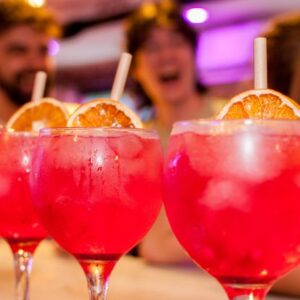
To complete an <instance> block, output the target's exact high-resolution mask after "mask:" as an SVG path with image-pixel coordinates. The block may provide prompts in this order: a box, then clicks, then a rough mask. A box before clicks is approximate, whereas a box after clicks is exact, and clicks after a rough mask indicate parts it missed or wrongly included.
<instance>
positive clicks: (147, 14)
mask: <svg viewBox="0 0 300 300" xmlns="http://www.w3.org/2000/svg"><path fill="white" fill-rule="evenodd" d="M174 2H176V1H171V0H163V1H160V2H158V3H146V4H144V5H142V6H141V7H140V8H138V9H137V10H136V11H134V12H133V13H132V14H131V15H130V16H129V18H128V19H127V22H126V48H127V51H128V52H130V53H131V54H132V55H133V66H134V63H135V61H134V55H135V53H136V52H137V51H138V50H139V49H141V48H142V47H143V45H144V44H145V43H146V41H147V39H148V37H149V34H150V33H151V30H152V29H153V28H155V27H162V28H171V29H172V30H174V31H176V32H179V33H181V34H182V35H183V36H184V37H185V38H186V39H187V41H188V42H189V43H190V45H191V46H192V47H193V49H194V51H196V48H197V41H198V34H197V33H196V32H195V31H194V30H193V29H192V28H191V27H190V26H189V25H188V24H187V23H186V22H185V20H184V19H183V17H182V15H181V12H180V9H179V6H178V5H177V4H176V3H174ZM195 85H196V88H197V90H198V91H199V92H200V93H203V92H206V87H205V86H204V85H203V84H202V83H201V82H198V81H197V82H195ZM133 92H134V94H135V95H138V96H139V99H138V100H139V102H140V103H139V107H140V108H143V107H151V106H152V105H153V104H152V101H151V99H150V98H149V97H148V95H147V94H146V92H145V91H144V89H143V87H142V86H141V85H140V83H139V82H137V81H135V80H133Z"/></svg>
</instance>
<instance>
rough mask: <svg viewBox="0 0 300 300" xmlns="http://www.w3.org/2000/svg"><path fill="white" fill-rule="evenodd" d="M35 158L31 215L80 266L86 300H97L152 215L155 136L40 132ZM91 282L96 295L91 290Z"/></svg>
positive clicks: (156, 192)
mask: <svg viewBox="0 0 300 300" xmlns="http://www.w3.org/2000/svg"><path fill="white" fill-rule="evenodd" d="M36 158H37V159H36V160H35V163H34V178H33V179H34V180H33V193H34V197H35V200H34V204H35V206H36V208H37V210H38V213H39V216H40V218H41V220H42V222H43V224H44V226H45V227H46V228H47V229H48V231H49V233H50V235H51V236H52V237H53V238H54V239H55V240H56V241H57V242H58V243H59V244H60V245H61V246H62V247H63V248H65V249H66V250H67V251H68V252H70V253H71V254H73V255H74V256H75V257H76V258H77V259H78V260H79V262H80V263H81V265H82V267H83V269H84V271H85V273H86V275H87V278H88V283H89V286H90V289H91V292H90V293H91V299H102V297H104V296H105V295H104V294H105V291H104V290H105V284H106V280H107V277H108V275H109V273H110V271H111V270H112V268H113V266H114V264H115V263H116V262H117V260H118V259H119V258H120V257H121V256H122V255H123V254H124V253H126V252H127V251H129V250H130V249H131V248H132V247H133V246H135V245H136V244H137V243H138V242H139V241H140V240H141V239H142V237H143V236H144V235H145V234H146V232H147V231H148V230H149V229H150V227H151V226H152V224H153V222H154V221H155V218H156V216H157V214H158V212H159V210H160V206H161V173H162V152H161V146H160V143H159V140H158V137H157V134H155V133H154V132H152V131H147V130H138V129H91V128H89V129H80V128H77V129H76V128H75V129H72V128H69V129H54V130H50V129H49V130H43V131H42V132H41V135H40V137H39V144H38V147H37V152H36ZM99 276H100V277H99ZM97 278H100V279H101V280H100V279H99V280H98V283H101V284H102V290H101V288H100V287H98V290H97V288H95V287H94V288H92V286H94V285H95V284H97Z"/></svg>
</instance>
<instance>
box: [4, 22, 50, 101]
mask: <svg viewBox="0 0 300 300" xmlns="http://www.w3.org/2000/svg"><path fill="white" fill-rule="evenodd" d="M49 41H50V38H49V37H48V36H47V35H46V34H44V33H41V32H38V31H36V30H34V29H33V28H31V27H29V26H27V25H20V26H16V27H12V28H11V29H9V30H8V31H6V32H4V33H2V34H1V35H0V88H1V89H2V90H3V91H4V92H5V93H6V94H7V95H8V97H9V98H10V99H11V100H12V101H13V102H14V103H15V104H17V105H21V104H23V103H25V102H27V101H29V100H30V98H31V93H32V89H33V84H34V77H35V73H36V72H37V71H45V72H46V73H47V75H48V78H49V79H51V78H52V75H53V65H52V61H51V59H50V57H49V55H48V44H49Z"/></svg>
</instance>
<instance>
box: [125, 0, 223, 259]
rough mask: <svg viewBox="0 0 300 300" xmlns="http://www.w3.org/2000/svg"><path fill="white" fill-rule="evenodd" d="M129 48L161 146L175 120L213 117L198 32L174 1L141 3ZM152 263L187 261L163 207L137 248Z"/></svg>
mask: <svg viewBox="0 0 300 300" xmlns="http://www.w3.org/2000/svg"><path fill="white" fill-rule="evenodd" d="M126 38H127V50H128V52H130V53H131V54H132V55H133V62H132V69H131V75H132V78H133V81H134V92H135V95H136V96H137V97H138V100H139V101H140V102H139V105H140V108H144V107H147V108H148V109H149V108H150V111H151V113H152V114H151V118H150V120H149V121H148V122H147V123H146V126H147V127H149V128H154V129H156V130H157V131H158V133H159V134H160V137H161V141H162V144H163V147H164V148H165V147H166V144H167V140H168V137H169V134H170V131H171V128H172V124H173V123H174V122H176V121H180V120H186V119H198V118H207V117H212V116H213V115H214V114H216V113H217V112H218V111H219V109H220V107H221V104H222V105H223V104H224V103H223V102H221V101H220V100H216V99H213V98H212V97H211V96H210V95H209V94H208V93H207V89H206V87H205V86H204V85H203V84H202V83H201V82H200V81H199V78H197V70H196V59H195V55H196V47H197V42H198V41H197V34H196V32H194V31H193V30H192V29H191V28H190V27H189V26H188V25H187V23H186V22H185V21H184V19H183V18H182V16H181V13H180V11H179V8H178V6H176V5H175V4H174V1H161V2H160V3H156V4H154V3H150V4H149V3H148V4H145V5H143V6H141V7H140V8H139V9H138V10H137V11H135V12H133V14H132V15H131V16H130V17H129V19H128V20H127V31H126ZM138 251H139V255H140V256H141V257H143V258H144V259H145V260H146V261H148V262H150V263H184V262H187V261H190V259H189V258H188V256H187V255H186V253H185V252H184V250H183V248H182V247H181V246H180V244H179V243H178V242H177V240H176V238H175V236H174V235H173V233H172V231H171V229H170V226H169V225H168V221H167V218H166V215H165V212H164V211H162V212H161V214H160V216H159V218H158V220H157V222H156V223H155V225H154V226H153V228H152V230H151V231H150V232H149V234H148V235H147V236H146V237H145V239H144V240H143V241H142V243H141V244H140V245H139V247H138Z"/></svg>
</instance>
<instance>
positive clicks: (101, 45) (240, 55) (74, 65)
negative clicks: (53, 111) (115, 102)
mask: <svg viewBox="0 0 300 300" xmlns="http://www.w3.org/2000/svg"><path fill="white" fill-rule="evenodd" d="M28 2H29V3H31V5H33V6H42V5H45V6H47V7H48V8H50V9H51V10H52V11H54V13H55V15H56V17H57V19H58V20H59V22H60V24H61V25H62V26H63V28H64V34H63V37H62V39H61V40H60V41H53V44H52V49H51V50H52V55H54V56H55V61H56V64H57V70H58V73H57V82H58V95H59V96H58V97H60V99H63V100H65V101H80V100H82V99H84V98H91V97H94V96H99V95H105V94H106V93H107V91H108V90H109V89H110V87H111V84H112V81H113V76H114V72H115V69H116V65H117V61H118V59H119V56H120V53H121V52H122V50H123V48H124V26H123V22H124V19H125V18H126V16H127V15H128V14H129V13H130V12H131V11H132V10H133V9H135V8H137V7H138V6H139V5H141V4H142V3H145V2H146V1H143V0H72V1H69V0H28ZM179 2H180V4H181V9H182V14H183V15H184V16H185V18H186V20H187V22H190V23H191V25H192V26H193V27H194V29H195V30H196V31H197V32H199V35H200V34H201V40H199V49H198V54H197V58H198V59H197V68H198V70H199V74H200V77H201V78H202V80H203V81H204V82H205V83H206V84H208V85H209V86H210V87H211V90H212V93H213V94H215V95H217V96H221V97H225V98H227V97H231V96H232V95H234V94H235V93H237V92H240V91H241V90H243V89H245V88H246V87H247V88H248V87H251V80H252V43H253V38H254V37H255V36H257V35H258V34H259V32H261V31H262V30H263V28H265V26H267V23H268V20H269V19H270V18H271V17H272V16H274V15H277V14H281V13H285V12H286V13H288V12H291V11H295V10H299V9H300V0H197V1H193V0H182V1H179Z"/></svg>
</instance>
